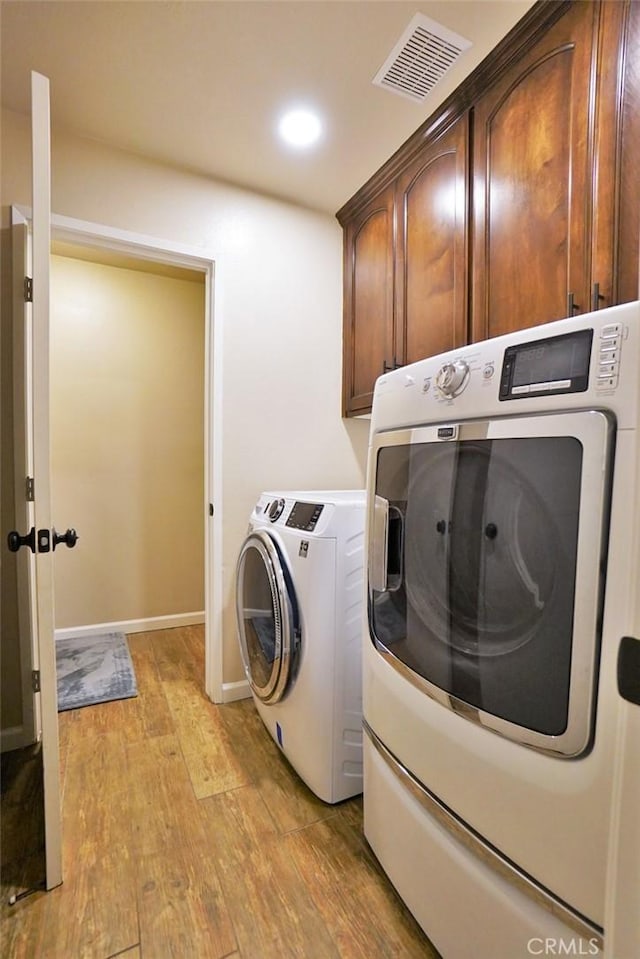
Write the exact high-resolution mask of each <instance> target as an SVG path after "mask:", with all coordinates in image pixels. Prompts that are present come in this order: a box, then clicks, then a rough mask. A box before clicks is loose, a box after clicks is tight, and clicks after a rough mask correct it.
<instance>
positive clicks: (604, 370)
mask: <svg viewBox="0 0 640 959" xmlns="http://www.w3.org/2000/svg"><path fill="white" fill-rule="evenodd" d="M617 372H618V364H617V363H601V364H600V369H599V370H598V374H599V375H600V376H611V375H612V374H614V373H617Z"/></svg>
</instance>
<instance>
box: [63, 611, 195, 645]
mask: <svg viewBox="0 0 640 959" xmlns="http://www.w3.org/2000/svg"><path fill="white" fill-rule="evenodd" d="M204 621H205V619H204V611H202V612H197V613H177V614H176V615H174V616H153V617H150V618H149V619H126V620H122V621H121V622H117V623H95V624H92V625H90V626H72V627H70V628H67V629H56V631H55V638H56V639H80V638H82V637H84V636H98V635H99V634H100V633H147V632H150V631H151V630H154V629H176V628H177V627H179V626H198V625H200V624H201V623H204Z"/></svg>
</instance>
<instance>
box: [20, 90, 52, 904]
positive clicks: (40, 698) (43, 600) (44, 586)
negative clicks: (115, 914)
mask: <svg viewBox="0 0 640 959" xmlns="http://www.w3.org/2000/svg"><path fill="white" fill-rule="evenodd" d="M31 123H32V141H31V145H32V171H33V172H32V220H31V231H30V233H29V230H28V226H27V224H26V222H25V221H24V220H22V221H21V220H20V218H19V217H17V216H14V223H13V247H14V254H15V259H14V274H13V280H14V288H15V293H14V297H15V299H14V303H15V328H16V329H15V332H16V339H15V354H14V375H15V379H16V383H15V400H16V408H15V416H16V422H15V447H16V448H15V458H16V514H17V516H16V518H17V523H18V524H22V525H19V526H18V529H17V530H15V531H14V532H13V533H12V534H11V536H12V537H13V542H12V543H11V542H10V548H12V549H17V550H18V552H19V554H20V556H19V560H20V561H19V574H20V575H19V578H18V592H19V598H18V606H19V615H20V630H21V653H22V655H23V657H24V664H23V676H24V675H26V676H28V677H29V678H30V674H31V670H37V672H38V680H39V689H38V690H37V691H36V692H35V693H34V692H33V690H31V691H28V690H25V689H23V693H25V695H26V702H25V706H24V717H25V719H26V720H27V725H28V727H29V731H28V733H26V735H32V736H33V739H32V741H35V740H37V739H38V738H40V741H41V745H42V765H43V778H44V825H45V854H46V884H47V889H51V888H53V887H54V886H57V885H59V884H60V883H61V882H62V851H61V825H60V819H61V816H60V780H59V759H58V702H57V699H58V697H57V687H56V657H55V646H54V632H53V630H54V610H53V556H54V553H53V537H52V526H51V493H50V448H49V256H50V245H51V240H50V234H51V174H50V166H51V149H50V120H49V81H48V79H47V78H46V77H43V76H41V75H40V74H38V73H32V74H31ZM29 267H30V273H27V272H26V270H27V269H29ZM20 274H22V275H20ZM29 275H30V277H31V290H30V292H29V294H28V296H26V299H29V298H30V299H31V305H30V311H29V306H28V305H27V306H25V305H24V300H25V292H24V279H25V277H27V276H29ZM20 298H22V301H23V302H22V304H21V303H20ZM29 312H30V316H29Z"/></svg>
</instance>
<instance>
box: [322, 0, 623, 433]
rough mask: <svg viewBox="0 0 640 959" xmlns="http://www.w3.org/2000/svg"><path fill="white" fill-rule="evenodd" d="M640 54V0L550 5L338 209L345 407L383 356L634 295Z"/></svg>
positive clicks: (363, 402)
mask: <svg viewBox="0 0 640 959" xmlns="http://www.w3.org/2000/svg"><path fill="white" fill-rule="evenodd" d="M639 63H640V2H630V0H621V2H618V0H603V2H598V0H594V2H591V0H586V2H585V0H578V2H574V3H569V2H560V3H549V2H540V3H538V4H536V5H535V6H534V7H533V8H532V10H531V11H530V12H529V14H528V15H527V16H526V17H525V18H524V19H523V20H522V21H521V22H520V24H519V25H518V26H517V27H516V28H515V29H514V31H512V33H511V34H510V35H509V36H508V37H507V38H505V40H504V41H503V42H502V43H501V44H500V45H499V46H498V47H497V48H496V50H495V51H494V53H493V54H492V55H491V56H490V57H488V58H487V59H486V60H485V61H484V62H483V63H482V64H481V65H480V66H479V67H478V68H477V69H476V70H475V71H474V73H472V74H471V76H470V77H469V78H468V79H467V80H466V81H465V82H464V83H463V84H462V85H461V87H459V88H458V90H456V91H455V92H454V94H452V96H451V97H449V99H448V100H447V101H445V103H444V104H443V105H442V107H441V108H440V109H439V110H438V111H437V112H436V113H435V114H434V115H433V116H432V117H430V118H429V120H427V122H426V123H425V124H424V125H423V126H422V127H421V128H420V129H419V130H418V131H417V132H416V134H414V136H413V137H411V138H410V140H409V141H407V143H406V144H405V145H404V146H403V147H402V148H401V149H400V150H399V151H398V152H397V153H396V154H395V155H394V156H393V157H392V158H391V160H390V161H389V163H388V164H386V165H385V167H383V168H382V170H380V171H378V173H377V174H376V175H375V176H374V177H372V179H371V180H370V181H369V183H367V184H365V186H364V187H363V188H362V190H361V191H359V193H358V194H356V196H355V197H353V198H352V200H350V201H349V203H347V204H346V205H345V207H343V208H342V210H340V211H339V213H338V219H339V220H340V222H341V223H342V225H343V228H344V242H345V246H344V249H345V299H344V403H343V408H344V412H345V414H346V415H353V414H357V413H364V412H367V411H368V410H369V409H370V407H371V401H372V397H373V388H374V384H375V379H376V378H377V377H378V376H379V375H380V374H381V373H382V372H383V371H384V370H386V369H389V368H393V367H396V366H399V365H402V364H404V363H411V362H413V361H415V360H417V359H420V358H422V357H425V356H430V355H434V354H436V353H441V352H445V351H446V350H449V349H452V348H453V347H456V346H460V345H463V344H464V343H465V342H470V341H474V340H481V339H485V338H486V337H490V336H496V335H499V334H502V333H506V332H510V331H513V330H516V329H521V328H524V327H529V326H534V325H536V324H538V323H545V322H549V321H551V320H555V319H560V318H561V317H565V316H568V315H575V314H577V313H581V312H587V311H589V310H591V309H598V308H600V307H602V306H608V305H611V304H614V303H620V302H624V301H626V300H630V299H634V298H635V297H637V295H638V259H639V245H640V204H638V199H637V189H638V180H639V178H640V66H639ZM383 210H384V213H383V212H382V211H383ZM376 211H377V212H376ZM376 217H377V218H378V219H377V220H376V219H375V218H376ZM383 221H384V227H383V226H382V223H383ZM374 223H377V228H374V226H373V224H374ZM365 229H367V231H368V232H366V233H364V234H362V235H361V233H362V231H364V230H365ZM358 230H359V231H361V233H359V232H358ZM374 233H375V236H376V243H375V244H374V243H373V242H372V237H373V234H374ZM374 247H375V254H374V255H373V258H372V250H373V248H374ZM374 261H375V263H374Z"/></svg>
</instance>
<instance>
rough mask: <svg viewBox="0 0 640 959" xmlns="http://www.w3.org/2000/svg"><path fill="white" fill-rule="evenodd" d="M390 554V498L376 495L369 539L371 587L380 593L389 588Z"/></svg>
mask: <svg viewBox="0 0 640 959" xmlns="http://www.w3.org/2000/svg"><path fill="white" fill-rule="evenodd" d="M388 556H389V500H386V499H384V497H383V496H376V497H375V499H374V502H373V516H372V522H371V537H370V541H369V588H370V589H371V590H375V591H376V592H378V593H384V592H386V590H387V563H388Z"/></svg>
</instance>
